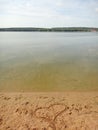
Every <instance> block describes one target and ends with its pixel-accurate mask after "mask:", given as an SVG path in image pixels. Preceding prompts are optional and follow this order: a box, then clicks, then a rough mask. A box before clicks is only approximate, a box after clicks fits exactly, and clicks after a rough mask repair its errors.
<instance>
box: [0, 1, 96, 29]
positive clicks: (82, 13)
mask: <svg viewBox="0 0 98 130" xmlns="http://www.w3.org/2000/svg"><path fill="white" fill-rule="evenodd" d="M67 26H70V27H72V26H75V27H77V26H78V27H80V26H87V27H98V0H0V27H67Z"/></svg>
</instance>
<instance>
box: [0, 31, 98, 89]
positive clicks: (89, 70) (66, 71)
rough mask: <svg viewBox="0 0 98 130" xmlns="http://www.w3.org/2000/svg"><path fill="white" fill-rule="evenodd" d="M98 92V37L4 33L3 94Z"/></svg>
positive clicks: (0, 45)
mask: <svg viewBox="0 0 98 130" xmlns="http://www.w3.org/2000/svg"><path fill="white" fill-rule="evenodd" d="M64 90H98V33H79V32H78V33H52V32H51V33H49V32H45V33H44V32H0V91H64Z"/></svg>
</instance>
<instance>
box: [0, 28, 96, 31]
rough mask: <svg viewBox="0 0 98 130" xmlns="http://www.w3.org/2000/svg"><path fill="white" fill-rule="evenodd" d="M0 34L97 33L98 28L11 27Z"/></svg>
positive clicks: (1, 29) (0, 29) (3, 29)
mask: <svg viewBox="0 0 98 130" xmlns="http://www.w3.org/2000/svg"><path fill="white" fill-rule="evenodd" d="M0 32H98V28H89V27H57V28H33V27H13V28H0Z"/></svg>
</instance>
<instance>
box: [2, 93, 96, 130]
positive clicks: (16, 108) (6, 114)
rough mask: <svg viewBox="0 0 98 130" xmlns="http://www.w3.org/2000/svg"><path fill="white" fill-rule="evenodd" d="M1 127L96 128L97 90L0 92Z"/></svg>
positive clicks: (8, 129) (24, 129) (35, 129)
mask: <svg viewBox="0 0 98 130" xmlns="http://www.w3.org/2000/svg"><path fill="white" fill-rule="evenodd" d="M0 130H98V92H64V93H59V92H55V93H48V92H47V93H25V92H23V93H0Z"/></svg>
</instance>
